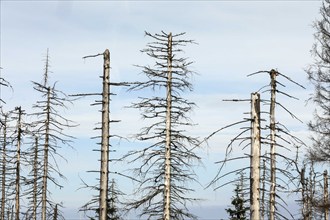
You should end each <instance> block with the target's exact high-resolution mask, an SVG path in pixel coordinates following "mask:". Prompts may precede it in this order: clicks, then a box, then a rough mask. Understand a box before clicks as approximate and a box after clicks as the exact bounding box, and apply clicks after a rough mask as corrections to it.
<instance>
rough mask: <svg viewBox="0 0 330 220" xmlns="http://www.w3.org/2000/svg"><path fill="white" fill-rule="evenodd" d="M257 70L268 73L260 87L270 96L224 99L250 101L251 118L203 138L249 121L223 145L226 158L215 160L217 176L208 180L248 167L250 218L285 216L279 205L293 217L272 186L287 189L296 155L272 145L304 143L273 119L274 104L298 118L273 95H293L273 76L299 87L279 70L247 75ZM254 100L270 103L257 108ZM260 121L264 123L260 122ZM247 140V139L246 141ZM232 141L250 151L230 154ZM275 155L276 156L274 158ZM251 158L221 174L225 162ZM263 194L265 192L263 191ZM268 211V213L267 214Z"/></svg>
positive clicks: (281, 146)
mask: <svg viewBox="0 0 330 220" xmlns="http://www.w3.org/2000/svg"><path fill="white" fill-rule="evenodd" d="M260 73H267V74H269V75H270V76H271V83H270V84H269V85H268V86H265V87H263V88H262V90H263V91H264V92H270V98H269V99H260V97H259V98H256V96H257V95H256V94H255V93H253V94H252V96H251V99H234V100H226V101H235V102H237V101H250V102H251V103H252V105H251V112H250V114H251V117H250V118H245V119H244V120H242V121H239V122H236V123H233V124H231V125H228V126H225V127H223V128H221V129H219V130H217V131H215V132H213V133H212V134H211V135H209V136H208V137H207V138H205V140H208V139H209V138H211V137H212V136H213V135H215V134H216V133H218V132H220V131H222V130H223V129H226V128H228V127H231V126H236V125H240V124H243V123H247V122H251V125H250V126H245V127H241V129H242V131H241V132H240V133H239V134H238V135H236V136H235V137H234V138H233V139H232V140H231V141H230V143H229V144H228V146H227V148H226V155H225V159H224V160H222V161H218V162H217V163H219V164H221V166H220V169H219V171H218V173H217V175H216V177H215V178H214V179H213V180H212V181H211V183H210V184H209V186H211V185H214V184H215V183H216V182H218V181H219V180H221V179H223V178H224V177H226V176H228V175H230V174H233V173H236V172H238V171H244V170H246V169H249V170H250V219H260V218H264V216H265V215H267V216H268V219H274V218H275V216H278V217H279V218H284V219H287V217H286V216H284V215H283V214H282V213H281V212H280V211H279V207H281V208H282V209H284V210H286V211H287V212H288V214H289V215H290V217H293V216H292V214H291V213H290V211H289V210H288V209H287V208H286V206H287V204H286V202H285V200H284V199H282V196H281V194H280V193H279V192H277V191H278V189H276V188H275V186H277V187H278V188H279V189H281V191H287V190H288V189H289V184H288V183H287V182H289V183H291V182H292V181H293V180H294V179H295V176H294V175H292V173H291V172H290V171H289V170H290V169H293V170H294V169H295V168H296V161H295V158H293V159H292V158H290V157H287V156H286V155H285V154H283V153H279V152H278V151H276V150H275V147H277V148H281V149H287V150H289V149H290V147H292V148H293V149H296V148H297V147H300V146H302V145H304V144H303V142H302V141H301V140H300V139H299V138H297V137H295V136H294V135H292V134H291V133H290V131H289V130H288V129H287V128H286V127H285V125H283V124H281V123H280V122H279V121H275V106H279V107H281V108H282V109H284V111H286V112H288V113H289V115H290V116H292V117H293V118H295V119H297V117H296V116H295V115H294V114H293V113H291V112H290V111H289V110H288V109H287V108H286V107H285V106H284V105H282V104H281V103H280V102H278V101H276V94H277V93H279V94H284V95H285V96H287V97H289V98H294V97H293V96H291V95H289V94H287V93H285V92H283V91H281V90H280V89H278V88H277V87H276V86H277V85H280V86H284V85H283V84H282V83H280V82H279V81H278V80H276V76H281V77H283V78H284V79H286V80H288V81H290V82H292V83H294V84H296V85H298V86H300V87H302V86H301V85H299V84H298V83H296V82H294V81H293V80H291V79H290V78H289V77H286V76H285V75H283V74H281V73H279V72H278V71H275V70H271V71H259V72H256V73H253V74H250V75H255V74H260ZM250 75H249V76H250ZM257 102H261V103H263V105H266V106H270V110H269V111H263V110H261V109H260V108H261V107H260V104H259V105H256V103H257ZM265 114H266V116H268V117H269V124H270V125H263V123H264V122H265V121H267V120H266V119H267V117H265V116H264V115H265ZM262 122H263V123H262ZM248 131H251V135H250V136H246V133H247V132H248ZM247 141H250V142H248V143H246V142H247ZM235 143H238V146H240V147H242V149H244V148H246V147H247V146H249V145H251V151H250V152H251V153H250V154H245V155H242V156H236V157H231V153H232V151H233V146H234V144H235ZM267 145H269V146H270V148H271V149H270V151H271V153H270V154H269V153H268V154H267V153H266V152H269V150H268V149H265V146H267ZM276 157H277V158H276ZM245 158H246V159H247V158H250V166H246V167H240V168H238V169H236V170H234V171H229V172H227V173H225V174H221V172H222V170H223V168H224V165H225V164H226V163H228V162H232V161H235V160H242V159H245ZM278 158H281V159H283V164H285V167H276V166H275V165H276V163H278V161H279V159H278ZM261 159H263V160H264V162H263V164H262V165H261V164H260V160H261ZM267 165H269V166H270V168H267V167H266V166H267ZM260 167H262V168H263V172H262V175H263V176H262V188H261V186H260ZM266 173H270V176H269V177H270V178H269V179H266ZM276 173H279V174H280V177H276ZM285 178H286V179H287V180H288V181H285V180H283V179H285ZM278 180H279V181H282V183H281V184H280V183H278V182H277V181H278ZM232 182H233V181H229V182H226V183H224V184H222V185H220V186H218V187H215V190H216V189H218V188H220V187H223V186H225V185H228V184H230V183H232ZM268 186H269V187H270V190H267V189H266V188H265V187H268ZM260 193H261V195H262V198H261V200H262V201H264V202H263V204H261V208H260ZM265 193H266V194H265ZM266 196H268V198H269V202H268V205H269V208H268V210H265V206H264V203H265V197H266ZM275 198H277V199H278V200H280V202H276V201H275ZM266 212H267V213H266Z"/></svg>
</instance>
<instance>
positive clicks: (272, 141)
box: [269, 70, 277, 220]
mask: <svg viewBox="0 0 330 220" xmlns="http://www.w3.org/2000/svg"><path fill="white" fill-rule="evenodd" d="M276 76H277V72H276V71H275V70H271V71H270V78H271V82H270V85H271V100H270V167H271V168H270V172H271V173H270V195H269V206H270V207H269V211H270V213H269V219H270V220H274V219H275V195H276V140H275V104H276Z"/></svg>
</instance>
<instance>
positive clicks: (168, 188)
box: [164, 33, 172, 220]
mask: <svg viewBox="0 0 330 220" xmlns="http://www.w3.org/2000/svg"><path fill="white" fill-rule="evenodd" d="M167 44H168V45H167V49H168V50H167V53H168V55H167V90H166V139H165V188H164V190H165V192H164V220H170V213H171V210H170V209H171V204H170V203H171V109H172V33H170V34H169V36H168V42H167Z"/></svg>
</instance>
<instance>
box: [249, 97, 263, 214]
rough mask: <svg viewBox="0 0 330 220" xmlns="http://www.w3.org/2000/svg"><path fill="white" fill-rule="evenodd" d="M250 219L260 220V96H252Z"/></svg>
mask: <svg viewBox="0 0 330 220" xmlns="http://www.w3.org/2000/svg"><path fill="white" fill-rule="evenodd" d="M251 121H252V124H251V127H252V130H251V161H250V163H251V165H250V166H251V171H250V190H251V192H250V219H251V220H258V219H260V211H259V210H260V205H259V198H260V195H259V194H260V193H259V192H260V191H259V189H260V147H261V145H260V94H259V93H252V94H251Z"/></svg>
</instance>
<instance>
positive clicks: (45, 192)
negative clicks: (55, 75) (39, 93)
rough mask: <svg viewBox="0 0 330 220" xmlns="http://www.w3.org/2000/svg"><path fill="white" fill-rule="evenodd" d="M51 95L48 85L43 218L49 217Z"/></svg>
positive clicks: (42, 202) (42, 198) (42, 201)
mask: <svg viewBox="0 0 330 220" xmlns="http://www.w3.org/2000/svg"><path fill="white" fill-rule="evenodd" d="M50 96H51V88H50V87H47V103H46V121H45V128H46V131H45V143H44V150H43V152H44V155H43V157H44V158H43V159H44V161H43V162H44V166H43V168H44V169H43V176H42V196H41V219H42V220H46V218H47V184H48V183H47V180H48V156H49V134H50V111H51V109H50V108H51V106H50Z"/></svg>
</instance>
